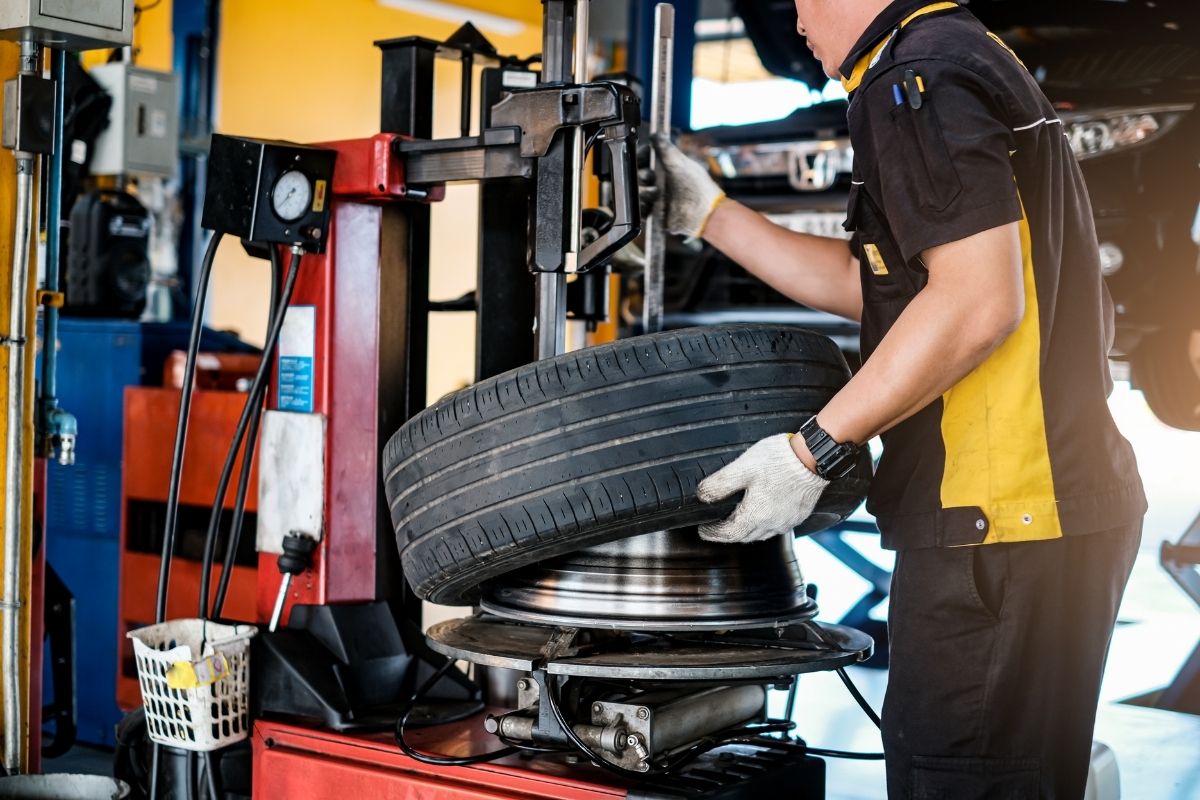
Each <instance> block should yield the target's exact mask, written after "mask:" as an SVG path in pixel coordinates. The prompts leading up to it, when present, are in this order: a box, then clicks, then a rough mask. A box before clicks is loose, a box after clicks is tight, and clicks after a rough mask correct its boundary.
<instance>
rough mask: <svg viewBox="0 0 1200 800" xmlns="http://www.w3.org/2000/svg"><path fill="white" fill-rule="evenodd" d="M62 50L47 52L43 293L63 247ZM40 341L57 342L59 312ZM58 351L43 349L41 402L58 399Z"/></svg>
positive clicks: (53, 279) (52, 284) (54, 282)
mask: <svg viewBox="0 0 1200 800" xmlns="http://www.w3.org/2000/svg"><path fill="white" fill-rule="evenodd" d="M68 57H69V56H68V55H67V53H66V52H65V51H63V50H51V51H50V74H51V76H52V77H53V78H54V152H53V153H52V154H51V156H50V174H49V175H48V176H47V177H48V181H47V188H46V191H47V197H46V281H45V286H46V291H48V292H57V291H58V275H59V272H58V269H59V259H60V258H61V256H60V248H61V246H62V172H63V124H64V118H65V112H66V92H65V91H64V89H65V87H66V85H67V58H68ZM44 322H45V326H44V328H43V338H44V339H45V341H46V342H48V343H50V344H53V343H54V342H57V341H58V309H57V308H55V307H54V306H52V305H50V306H46V315H45V320H44ZM57 361H58V348H57V347H52V346H49V345H47V346H46V347H43V348H42V384H41V385H42V398H43V401H50V402H54V401H55V400H56V399H57V397H58V375H57V374H56V371H55V366H56V362H57Z"/></svg>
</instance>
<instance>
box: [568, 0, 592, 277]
mask: <svg viewBox="0 0 1200 800" xmlns="http://www.w3.org/2000/svg"><path fill="white" fill-rule="evenodd" d="M590 11H591V0H580V2H579V4H578V5H577V6H576V8H575V41H574V50H575V57H574V67H573V70H572V79H573V81H574V83H576V84H584V83H587V81H588V36H589V30H588V27H589V19H590V17H589V14H590ZM568 135H569V136H570V142H569V143H568V147H569V148H570V152H571V180H570V181H569V184H570V186H571V198H570V200H571V206H570V211H571V216H570V220H571V221H570V228H569V229H568V230H567V257H566V259H565V262H564V266H565V268H566V271H567V274H568V275H571V274H574V273H577V272H579V253H580V251H582V250H583V244H582V242H581V239H582V236H583V192H584V184H585V181H584V178H583V168H584V162H585V160H586V158H587V141H586V140H585V138H584V135H583V129H582V128H571V129H570V132H569V134H568Z"/></svg>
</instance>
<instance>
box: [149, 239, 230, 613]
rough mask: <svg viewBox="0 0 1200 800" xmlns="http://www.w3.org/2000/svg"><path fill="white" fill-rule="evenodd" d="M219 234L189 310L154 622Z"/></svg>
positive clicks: (162, 603) (167, 574)
mask: <svg viewBox="0 0 1200 800" xmlns="http://www.w3.org/2000/svg"><path fill="white" fill-rule="evenodd" d="M222 238H223V234H222V233H220V232H219V231H218V232H217V233H214V234H213V236H212V239H210V240H209V242H208V249H207V250H205V252H204V260H203V261H202V262H201V264H200V283H199V285H198V287H197V292H196V301H195V305H194V306H193V308H192V328H191V332H190V333H189V335H188V349H187V361H186V364H185V366H184V371H183V389H182V391H181V392H180V394H179V419H178V422H177V423H176V425H175V450H174V452H173V453H172V456H171V475H170V477H169V479H168V481H169V482H168V484H167V513H166V520H165V522H164V523H163V545H162V559H161V561H159V565H158V593H157V595H156V597H155V601H154V621H155V622H156V623H159V622H162V621H163V620H164V619H166V616H167V586H168V584H169V583H170V581H171V555H172V553H173V552H174V550H175V524H176V522H177V521H178V519H179V481H180V476H181V475H182V474H183V451H184V442H185V441H187V429H188V419H189V417H190V416H191V413H192V386H193V385H194V384H195V381H196V354H197V353H198V352H199V350H200V334H201V332H202V331H203V329H204V302H205V299H206V298H207V296H208V282H209V278H211V277H212V267H213V259H214V258H216V255H217V246H218V245H220V243H221V239H222Z"/></svg>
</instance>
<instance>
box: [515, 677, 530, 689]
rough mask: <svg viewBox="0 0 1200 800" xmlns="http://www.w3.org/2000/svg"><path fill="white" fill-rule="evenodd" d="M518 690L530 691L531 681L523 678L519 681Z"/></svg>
mask: <svg viewBox="0 0 1200 800" xmlns="http://www.w3.org/2000/svg"><path fill="white" fill-rule="evenodd" d="M517 688H518V689H520V690H521V691H522V692H527V691H529V681H528V680H526V679H525V678H521V680H519V681H517Z"/></svg>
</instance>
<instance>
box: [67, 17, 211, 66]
mask: <svg viewBox="0 0 1200 800" xmlns="http://www.w3.org/2000/svg"><path fill="white" fill-rule="evenodd" d="M184 2H188V0H184ZM173 4H174V0H162V2H160V3H149V2H139V3H138V4H137V5H144V6H146V10H145V11H139V12H137V13H136V14H135V16H134V18H135V20H136V21H135V23H134V26H133V61H134V63H135V64H137V65H138V66H140V67H145V68H146V69H160V70H163V71H164V72H170V71H171V69H172V67H173V62H174V50H173V48H174V35H173V34H172V33H171V15H172V8H173ZM111 53H112V51H111V50H88V51H86V52H85V53H83V54H82V55H81V56H80V61H81V62H82V63H83V66H85V67H87V68H88V69H91V68H92V67H94V66H96V65H97V64H103V63H105V62H106V61H108V57H109V55H110V54H111Z"/></svg>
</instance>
